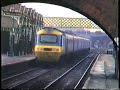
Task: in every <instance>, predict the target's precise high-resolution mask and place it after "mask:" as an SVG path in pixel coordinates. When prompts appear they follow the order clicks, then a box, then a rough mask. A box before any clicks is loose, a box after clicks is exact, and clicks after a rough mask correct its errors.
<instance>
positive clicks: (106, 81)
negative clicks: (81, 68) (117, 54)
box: [83, 54, 119, 90]
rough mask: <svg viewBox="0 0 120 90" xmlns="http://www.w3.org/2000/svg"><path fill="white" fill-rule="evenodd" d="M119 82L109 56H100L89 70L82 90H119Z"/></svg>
mask: <svg viewBox="0 0 120 90" xmlns="http://www.w3.org/2000/svg"><path fill="white" fill-rule="evenodd" d="M118 82H119V80H118V79H117V78H116V77H115V60H114V58H113V56H112V55H110V54H100V55H99V57H98V60H97V61H96V62H95V64H94V66H93V68H92V69H91V72H90V76H89V78H88V79H87V81H86V82H85V85H84V87H83V89H108V90H109V89H112V90H119V83H118Z"/></svg>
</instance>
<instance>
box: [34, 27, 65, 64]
mask: <svg viewBox="0 0 120 90" xmlns="http://www.w3.org/2000/svg"><path fill="white" fill-rule="evenodd" d="M61 36H62V33H61V32H60V31H57V30H55V29H53V28H44V29H41V30H39V31H38V32H37V33H36V40H35V48H34V54H35V56H36V57H37V59H38V60H39V61H47V62H48V61H49V62H53V61H54V62H55V61H56V62H57V61H58V60H59V58H60V56H61V55H62V54H63V48H62V47H61Z"/></svg>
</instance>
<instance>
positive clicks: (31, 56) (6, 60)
mask: <svg viewBox="0 0 120 90" xmlns="http://www.w3.org/2000/svg"><path fill="white" fill-rule="evenodd" d="M34 58H35V56H34V54H29V55H22V56H13V57H10V56H7V55H5V54H2V55H1V66H5V65H8V64H15V63H19V62H24V61H29V60H33V59H34Z"/></svg>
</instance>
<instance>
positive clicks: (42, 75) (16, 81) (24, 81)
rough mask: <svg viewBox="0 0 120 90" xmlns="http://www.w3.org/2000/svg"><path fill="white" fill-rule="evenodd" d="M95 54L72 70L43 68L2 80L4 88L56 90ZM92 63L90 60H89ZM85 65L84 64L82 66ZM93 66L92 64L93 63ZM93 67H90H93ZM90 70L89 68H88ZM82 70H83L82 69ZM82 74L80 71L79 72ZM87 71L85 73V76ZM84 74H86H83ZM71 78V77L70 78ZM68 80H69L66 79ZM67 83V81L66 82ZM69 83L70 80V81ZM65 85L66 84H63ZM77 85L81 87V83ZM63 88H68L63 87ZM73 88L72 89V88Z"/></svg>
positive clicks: (81, 61)
mask: <svg viewBox="0 0 120 90" xmlns="http://www.w3.org/2000/svg"><path fill="white" fill-rule="evenodd" d="M93 55H94V54H90V55H88V56H87V57H85V58H83V59H82V60H80V61H79V62H78V63H77V64H75V65H74V66H73V67H71V68H70V69H68V68H66V67H63V68H61V69H60V68H52V69H41V68H33V69H31V70H28V71H25V72H23V73H19V74H17V75H14V76H11V77H8V78H5V79H2V88H5V89H6V88H9V89H15V88H24V89H25V88H30V89H31V88H32V89H43V88H44V89H49V88H50V89H51V88H52V89H54V88H57V89H58V88H59V87H54V86H59V84H60V83H58V82H59V81H61V82H62V80H64V78H65V77H66V76H68V75H69V76H71V75H72V74H70V73H72V71H74V72H75V70H74V69H75V68H76V67H78V66H79V69H80V68H81V67H82V66H80V64H82V63H83V61H85V60H86V59H88V58H91V57H93ZM94 58H95V57H94ZM88 61H89V62H90V60H88ZM93 62H94V61H93ZM82 65H84V63H83V64H82ZM91 65H92V63H91ZM91 65H90V66H89V67H91ZM88 69H89V68H88ZM81 70H82V69H81ZM79 72H80V71H79ZM86 73H87V71H86V72H85V74H86ZM83 74H84V73H83ZM69 78H70V77H69ZM66 79H67V78H66ZM81 80H82V79H79V82H81ZM66 81H67V80H66ZM68 81H69V80H68ZM62 84H64V83H62ZM76 85H78V86H79V83H77V84H76ZM78 86H75V87H74V88H77V87H78ZM61 88H68V87H65V86H64V85H63V87H61ZM70 88H71V87H70Z"/></svg>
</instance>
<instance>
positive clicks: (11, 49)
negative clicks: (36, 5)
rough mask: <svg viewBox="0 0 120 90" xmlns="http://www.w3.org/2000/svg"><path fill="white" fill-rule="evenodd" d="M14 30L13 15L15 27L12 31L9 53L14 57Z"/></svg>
mask: <svg viewBox="0 0 120 90" xmlns="http://www.w3.org/2000/svg"><path fill="white" fill-rule="evenodd" d="M13 31H14V17H13V29H12V31H11V32H10V52H9V53H8V56H11V57H13Z"/></svg>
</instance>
